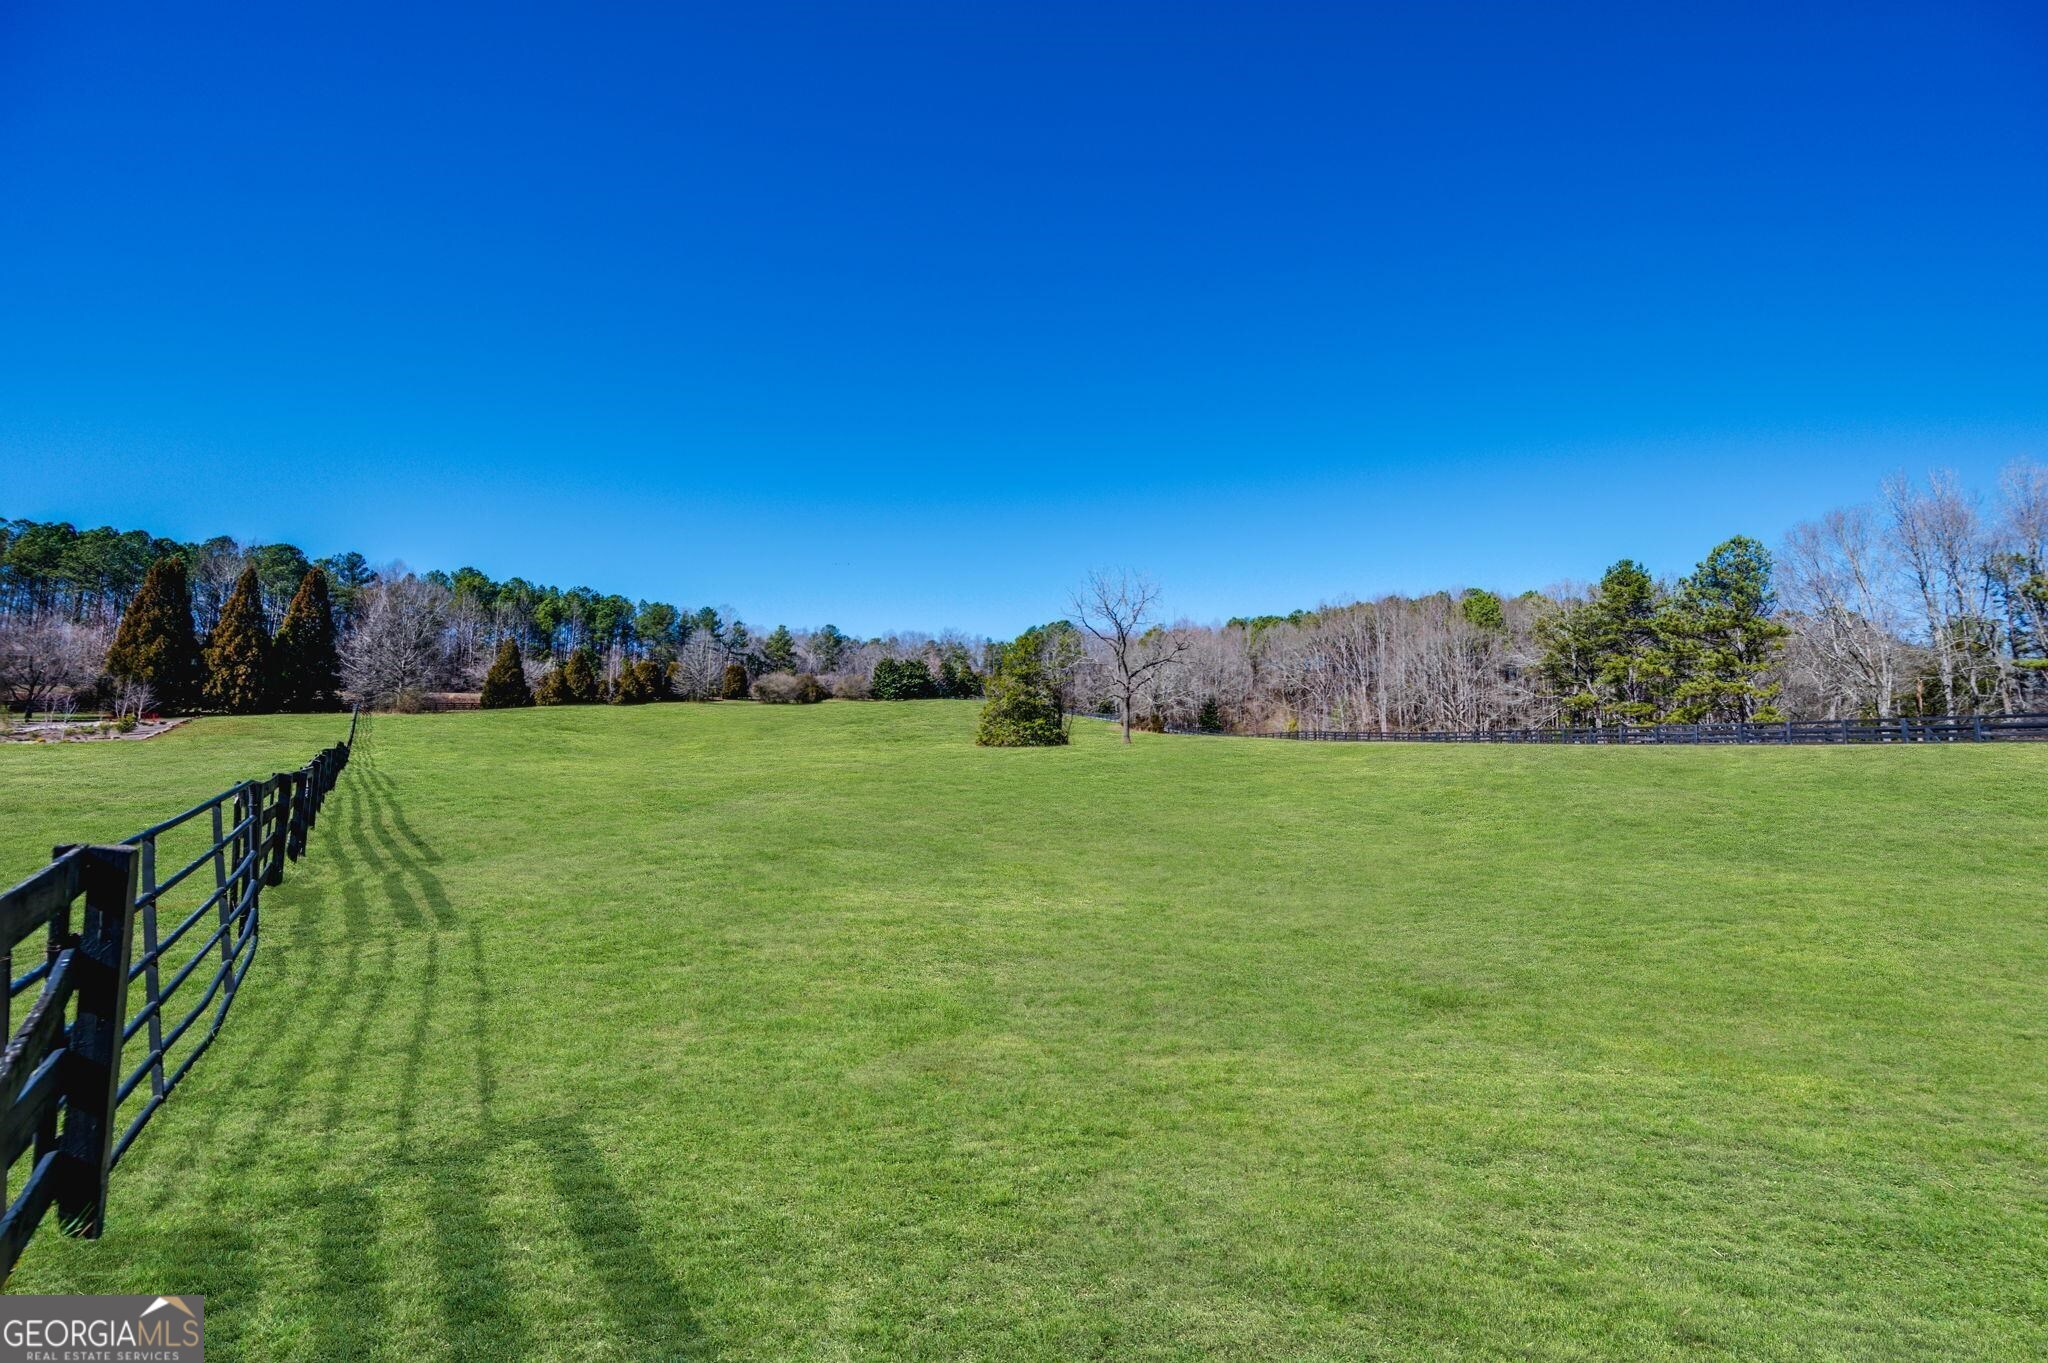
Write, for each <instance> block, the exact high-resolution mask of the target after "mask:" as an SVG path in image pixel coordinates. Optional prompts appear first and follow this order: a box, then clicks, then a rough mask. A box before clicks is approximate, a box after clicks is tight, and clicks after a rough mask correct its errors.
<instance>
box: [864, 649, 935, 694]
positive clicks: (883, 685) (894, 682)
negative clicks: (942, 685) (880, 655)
mask: <svg viewBox="0 0 2048 1363" xmlns="http://www.w3.org/2000/svg"><path fill="white" fill-rule="evenodd" d="M868 694H869V695H871V696H873V697H874V698H875V699H876V700H930V699H931V698H932V697H934V696H936V695H938V694H939V683H938V679H937V678H936V677H934V676H932V670H931V669H930V668H929V667H926V666H925V665H924V659H922V658H884V659H882V660H881V661H880V662H878V663H876V664H875V675H874V679H873V680H872V681H871V682H869V684H868Z"/></svg>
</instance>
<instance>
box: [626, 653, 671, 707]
mask: <svg viewBox="0 0 2048 1363" xmlns="http://www.w3.org/2000/svg"><path fill="white" fill-rule="evenodd" d="M668 698H669V688H668V670H667V669H666V668H664V667H663V666H662V665H661V664H660V663H657V662H655V661H654V660H653V659H651V658H642V659H641V660H640V661H639V662H637V663H628V664H626V666H625V667H623V668H621V669H620V670H619V679H618V681H617V682H616V683H615V684H614V685H613V686H612V704H614V705H646V704H648V703H649V702H650V701H657V700H667V699H668Z"/></svg>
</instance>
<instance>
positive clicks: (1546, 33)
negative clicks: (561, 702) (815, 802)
mask: <svg viewBox="0 0 2048 1363" xmlns="http://www.w3.org/2000/svg"><path fill="white" fill-rule="evenodd" d="M430 11H432V12H430ZM0 13H4V17H0V515H15V516H23V515H26V516H35V517H61V518H65V519H71V520H75V521H78V522H81V523H84V524H99V523H104V522H111V523H114V524H117V525H122V526H144V527H148V528H150V529H154V530H157V531H159V532H164V533H171V534H176V535H179V536H183V537H193V536H200V535H205V534H210V533H217V532H226V533H232V534H236V535H241V536H245V537H253V538H261V539H288V540H291V541H293V542H295V543H297V544H299V545H301V546H302V547H304V548H306V549H308V550H309V551H312V552H314V553H316V554H317V553H325V552H331V551H333V550H336V549H339V548H357V549H360V550H362V551H363V552H364V553H366V554H368V555H369V556H370V557H371V558H373V559H377V560H387V559H391V558H404V559H405V560H407V561H408V562H410V563H412V564H414V565H416V566H420V567H430V566H438V567H454V566H457V565H459V564H462V563H474V564H476V565H477V566H479V567H481V568H483V569H484V570H485V571H487V572H491V573H493V574H496V575H500V576H502V575H506V574H510V573H514V572H519V573H523V574H525V575H527V576H529V577H534V578H539V579H542V580H548V581H555V582H558V583H560V584H562V585H571V584H574V583H578V582H583V583H588V584H590V585H592V586H595V587H598V588H600V589H604V590H614V591H621V592H625V593H628V594H632V595H640V596H649V597H657V598H662V599H671V600H676V601H679V602H683V603H686V604H696V603H701V602H713V603H717V602H726V603H730V604H732V605H734V606H736V607H738V608H739V610H740V611H741V612H742V613H743V614H744V615H745V616H746V617H747V618H748V619H750V620H754V621H759V622H764V623H772V622H775V621H788V622H789V623H791V624H817V623H820V622H822V621H825V620H832V621H835V622H836V623H838V624H840V625H841V626H842V627H845V628H848V629H853V630H858V631H862V632H869V631H876V630H880V629H884V628H888V627H892V626H912V627H922V628H936V627H939V626H943V625H956V626H960V627H964V628H969V629H974V630H986V631H989V632H993V633H999V634H1006V633H1009V632H1011V631H1014V630H1015V629H1017V628H1019V627H1021V626H1023V625H1025V624H1028V623H1031V622H1034V621H1037V620H1041V619H1044V618H1047V617H1049V616H1052V615H1055V614H1057V613H1058V612H1059V610H1060V608H1061V604H1062V601H1063V598H1064V596H1065V593H1066V590H1067V588H1068V587H1069V586H1070V584H1072V583H1073V582H1074V581H1075V580H1076V579H1078V578H1079V577H1080V576H1081V575H1082V573H1083V572H1085V570H1086V569H1088V568H1089V567H1090V566H1091V565H1095V564H1105V565H1106V564H1129V565H1134V566H1137V567H1140V568H1143V569H1146V570H1149V571H1150V572H1152V573H1153V574H1154V575H1155V576H1157V577H1159V578H1160V579H1161V580H1162V582H1163V583H1164V584H1165V585H1166V587H1167V589H1168V594H1169V601H1168V604H1169V605H1170V606H1172V607H1174V608H1177V609H1178V610H1180V611H1182V612H1185V613H1187V614H1190V615H1192V616H1195V617H1197V618H1205V619H1206V618H1220V617H1222V616H1226V615H1229V614H1233V613H1238V612H1249V611H1257V610H1264V609H1275V610H1284V609H1287V608H1289V607H1293V606H1297V605H1313V604H1315V603H1316V602H1317V601H1319V600H1324V599H1337V598H1343V597H1349V596H1352V595H1367V594H1373V593H1377V592H1381V591H1386V590H1421V589H1429V588H1434V587H1440V586H1453V585H1490V586H1495V587H1498V588H1502V589H1506V590H1519V589H1521V588H1525V587H1531V586H1542V585H1545V584H1548V583H1551V582H1554V581H1556V580H1558V579H1561V578H1567V577H1571V578H1587V577H1591V576H1594V575H1597V574H1598V572H1599V571H1600V569H1601V568H1602V567H1603V566H1604V565H1606V564H1607V563H1608V562H1610V561H1612V560H1613V559H1615V558H1617V557H1620V556H1623V555H1633V556H1636V557H1639V558H1641V559H1643V560H1645V561H1646V562H1648V563H1649V564H1650V565H1651V567H1652V568H1653V569H1655V570H1658V571H1683V570H1685V569H1687V568H1689V567H1690V566H1691V564H1692V563H1693V562H1694V561H1695V560H1696V559H1697V558H1698V557H1699V556H1700V554H1701V553H1702V552H1704V550H1705V549H1707V548H1708V547H1709V546H1710V545H1711V544H1712V543H1713V542H1715V541H1716V540H1718V539H1720V538H1722V537H1724V536H1726V535H1728V534H1730V533H1734V532H1738V531H1740V532H1747V533H1750V534H1754V535H1757V536H1759V537H1761V538H1763V539H1765V540H1766V541H1768V542H1771V543H1775V542H1776V541H1777V539H1778V537H1779V536H1780V535H1781V534H1782V532H1783V531H1784V529H1785V528H1786V527H1787V526H1788V525H1789V524H1791V523H1792V522H1793V521H1795V520H1798V519H1800V518H1802V517H1805V516H1809V515H1812V514H1815V513H1817V512H1819V511H1821V510H1823V509H1825V508H1826V507H1828V506H1830V505H1835V504H1839V503H1843V502H1848V501H1855V500H1861V499H1863V498H1866V497H1867V496H1869V495H1870V493H1871V492H1872V490H1873V488H1874V485H1875V483H1876V480H1877V478H1878V477H1879V475H1880V474H1881V473H1882V472H1884V471H1886V470H1888V469H1891V468H1894V467H1900V466H1904V467H1909V468H1914V469H1922V468H1925V467H1926V466H1927V465H1929V464H1932V463H1944V464H1949V465H1953V466H1955V467H1956V468H1958V469H1959V470H1960V471H1962V472H1963V473H1964V474H1965V475H1966V476H1968V477H1970V478H1972V479H1973V480H1975V481H1977V482H1979V483H1980V484H1985V485H1988V483H1989V480H1990V478H1991V477H1992V475H1993V473H1994V472H1995V470H1996V468H1997V467H1998V466H1999V465H2001V464H2002V463H2003V462H2005V461H2006V460H2007V459H2009V458H2011V457H2012V456H2014V455H2018V454H2026V453H2030V454H2033V455H2034V456H2036V457H2048V439H2044V436H2048V325H2044V320H2048V9H2044V8H2043V7H2041V6H2039V5H2028V4H2014V5H1970V4H1954V3H1939V4H1928V5H1924V6H1919V7H1910V8H1895V7H1891V6H1884V5H1861V4H1859V5H1854V6H1844V7H1842V8H1840V9H1835V10H1833V11H1829V10H1828V9H1827V7H1824V6H1818V5H1786V4H1771V5H1767V6H1758V7H1756V8H1755V9H1752V10H1747V11H1744V10H1741V9H1738V8H1734V7H1724V6H1666V5H1615V6H1612V7H1601V8H1598V9H1575V8H1570V7H1561V6H1550V5H1543V6H1529V5H1513V6H1511V5H1505V4H1504V5H1499V6H1474V7H1448V6H1434V5H1415V6H1410V7H1405V8H1404V9H1401V10H1393V9H1387V10H1375V9H1374V8H1373V7H1371V6H1368V5H1364V4H1334V3H1333V4H1328V5H1318V6H1307V5H1288V4H1277V5H1276V4H1253V3H1244V4H1240V5H1234V6H1221V5H1207V4H1189V3H1174V4H1162V5H1157V6H1153V5H1132V4H1115V3H1106V2H1105V0H1091V2H1090V3H1083V4H1072V5H1067V4H1050V3H1042V2H1039V0H1034V3H1030V4H1017V5H1009V6H994V5H982V4H945V5H933V6H930V7H923V6H919V7H906V6H897V5H888V4H882V5H870V4H861V5H841V6H835V7H830V8H827V7H823V6H820V7H816V8H809V7H802V8H782V7H777V6H770V5H763V4H754V3H743V4H721V5H717V6H710V5H705V6H692V5H654V6H648V7H646V8H644V9H637V10H628V9H622V8H613V7H599V6H587V5H576V6H571V5H560V6H556V7H553V8H552V10H551V11H550V12H541V11H539V10H537V9H535V8H534V7H530V6H515V5H496V4H494V5H489V6H481V5H480V6H476V7H473V8H466V7H462V6H427V5H412V4H408V5H400V6H388V7H387V6H382V5H375V4H358V5H348V6H338V7H337V6H324V7H318V8H306V7H299V6H271V5H255V6H250V5H244V6H238V7H234V8H232V9H219V10H215V9H210V8H207V7H205V6H185V5H155V4H152V5H120V4H82V5H27V4H16V5H11V6H7V7H6V8H5V10H4V12H0Z"/></svg>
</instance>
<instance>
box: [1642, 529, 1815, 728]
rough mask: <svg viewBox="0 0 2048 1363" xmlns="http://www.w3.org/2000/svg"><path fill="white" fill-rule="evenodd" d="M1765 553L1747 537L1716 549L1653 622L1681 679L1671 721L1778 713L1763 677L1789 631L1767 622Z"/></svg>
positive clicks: (1772, 603)
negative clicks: (1656, 621)
mask: <svg viewBox="0 0 2048 1363" xmlns="http://www.w3.org/2000/svg"><path fill="white" fill-rule="evenodd" d="M1776 608H1777V597H1776V594H1775V593H1774V592H1773V590H1772V587H1771V551H1770V550H1768V549H1766V548H1764V547H1763V545H1761V544H1759V543H1757V542H1756V541H1755V540H1753V539H1750V538H1749V537H1748V536H1746V535H1737V536H1735V537H1734V538H1733V539H1730V540H1725V541H1723V542H1722V543H1720V544H1718V545H1715V546H1714V549H1713V552H1711V553H1709V554H1708V555H1707V557H1706V559H1705V560H1704V561H1703V562H1702V563H1701V564H1700V566H1699V567H1698V568H1697V569H1695V570H1694V572H1693V574H1692V576H1691V577H1688V578H1687V579H1686V580H1685V581H1684V582H1683V583H1681V584H1679V588H1678V592H1677V594H1676V596H1675V597H1674V598H1673V599H1672V601H1671V603H1670V606H1669V607H1668V609H1666V611H1665V612H1664V614H1663V616H1662V617H1661V618H1660V620H1659V631H1660V633H1661V634H1662V636H1663V638H1664V640H1665V642H1666V646H1667V647H1668V648H1669V649H1670V651H1671V654H1672V656H1673V657H1674V658H1675V660H1676V664H1675V669H1674V670H1675V671H1677V672H1678V673H1679V675H1681V676H1682V677H1683V680H1682V681H1681V682H1680V683H1679V685H1678V688H1677V691H1676V692H1675V694H1674V699H1675V700H1676V701H1677V705H1676V706H1675V708H1674V709H1673V710H1672V712H1671V717H1672V718H1673V719H1674V720H1676V721H1677V722H1678V723H1681V724H1696V723H1701V722H1704V721H1724V720H1728V721H1761V722H1764V723H1770V722H1772V721H1775V720H1777V719H1779V718H1781V717H1782V716H1781V715H1780V714H1779V712H1778V710H1777V709H1776V707H1774V706H1773V705H1772V704H1771V702H1772V701H1773V700H1775V699H1776V698H1777V695H1778V691H1779V689H1780V683H1778V682H1769V681H1766V680H1765V678H1766V676H1768V674H1769V673H1770V670H1771V667H1772V664H1773V663H1774V662H1775V661H1776V659H1777V654H1778V650H1779V649H1780V648H1781V647H1783V646H1784V642H1785V636H1786V635H1787V634H1789V633H1791V630H1790V629H1789V628H1788V627H1787V626H1786V625H1784V624H1783V623H1782V622H1780V621H1778V620H1775V619H1773V618H1772V614H1773V612H1774V611H1775V610H1776Z"/></svg>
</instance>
